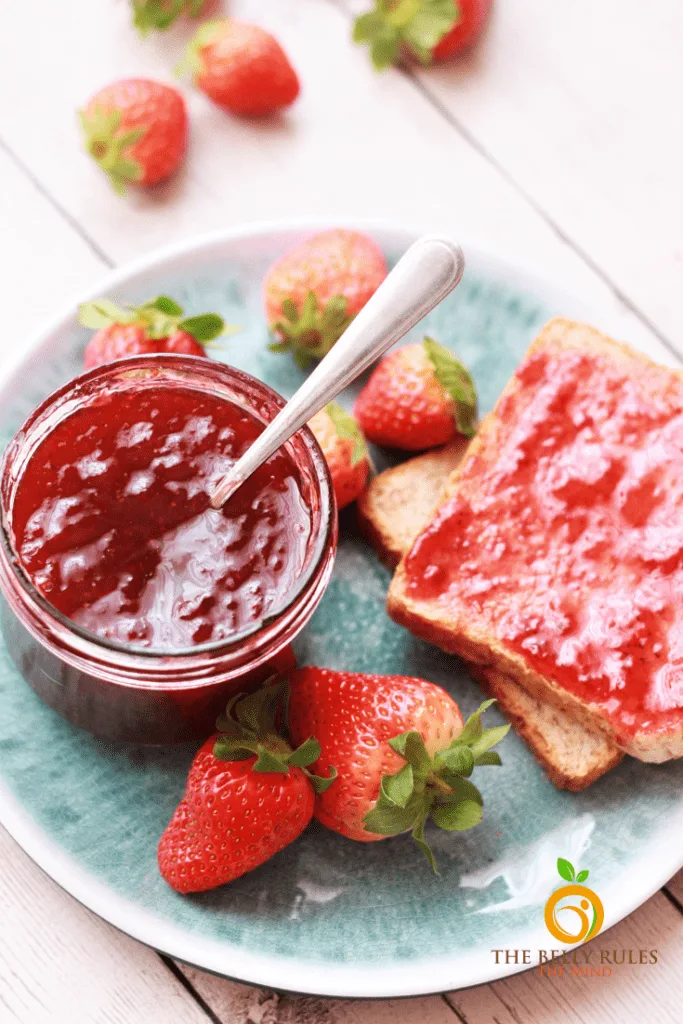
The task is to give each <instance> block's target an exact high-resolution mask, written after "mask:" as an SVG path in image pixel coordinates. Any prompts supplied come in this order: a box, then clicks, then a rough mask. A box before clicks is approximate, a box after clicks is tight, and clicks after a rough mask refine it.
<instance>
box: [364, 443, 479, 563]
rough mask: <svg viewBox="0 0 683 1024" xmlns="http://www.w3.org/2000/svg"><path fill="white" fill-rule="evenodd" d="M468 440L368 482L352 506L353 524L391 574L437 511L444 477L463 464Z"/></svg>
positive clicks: (407, 463)
mask: <svg viewBox="0 0 683 1024" xmlns="http://www.w3.org/2000/svg"><path fill="white" fill-rule="evenodd" d="M467 445H468V439H467V438H466V437H462V436H459V437H458V438H457V439H456V440H455V441H452V442H451V443H450V444H447V445H445V446H444V447H443V448H434V449H433V450H432V451H430V452H425V453H424V455H416V456H415V457H414V458H412V459H408V460H407V462H401V463H399V465H398V466H392V468H391V469H385V470H384V472H383V473H379V474H378V475H377V476H376V477H373V479H372V480H371V481H370V483H369V484H368V486H367V487H366V488H365V490H364V491H363V493H362V494H361V496H360V497H359V498H358V501H357V503H356V507H357V515H358V525H359V528H360V531H361V533H362V534H363V536H364V537H365V538H366V539H367V540H368V541H369V542H370V543H371V544H372V546H373V547H374V548H375V550H376V551H377V554H378V555H379V558H380V559H381V561H382V562H384V564H385V565H386V566H388V567H389V568H390V569H395V568H396V566H397V565H398V563H399V562H400V560H401V558H402V557H403V555H404V554H405V553H406V551H409V550H410V548H411V547H412V543H413V541H414V540H415V538H416V537H417V535H418V533H419V532H420V530H421V529H422V527H423V526H424V525H425V523H426V522H427V520H428V519H429V518H430V516H431V514H432V512H435V511H436V508H437V506H438V504H439V498H440V497H441V494H442V491H443V489H444V485H445V483H446V480H447V479H448V476H449V474H450V473H451V471H452V470H454V469H455V467H456V466H457V465H458V464H459V463H460V461H461V460H462V457H463V455H464V454H465V451H466V450H467Z"/></svg>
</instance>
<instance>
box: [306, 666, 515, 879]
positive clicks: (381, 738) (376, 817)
mask: <svg viewBox="0 0 683 1024" xmlns="http://www.w3.org/2000/svg"><path fill="white" fill-rule="evenodd" d="M492 703H494V702H493V701H485V702H484V703H483V704H482V705H481V707H480V708H479V710H478V711H476V712H475V714H473V715H472V716H471V717H470V718H469V719H468V720H467V722H466V723H465V725H464V726H463V722H462V717H461V715H460V711H459V709H458V706H457V704H456V703H455V701H454V700H453V699H452V698H451V697H450V696H449V695H448V694H447V693H446V691H445V690H442V689H441V687H439V686H435V685H434V684H433V683H428V682H425V680H423V679H411V678H407V677H405V676H375V675H361V674H358V673H349V672H334V671H331V670H330V669H325V668H314V667H309V668H303V669H300V670H298V671H296V672H294V674H293V675H292V676H291V678H290V698H289V727H290V733H291V737H292V742H293V743H297V742H299V741H300V738H301V737H302V736H306V735H309V734H310V730H311V729H315V735H316V739H317V740H318V742H319V744H320V748H321V756H320V758H319V759H318V761H316V762H314V763H313V765H312V769H313V770H316V765H318V764H319V765H323V764H325V765H326V764H327V763H328V762H329V763H333V764H334V765H335V768H336V770H337V779H336V781H335V782H333V783H332V784H331V785H330V786H329V788H328V789H326V790H325V792H324V793H321V794H320V795H319V796H318V798H317V800H316V808H315V817H316V818H317V819H318V821H320V822H321V823H322V824H323V825H326V826H327V828H330V829H332V831H333V832H339V833H340V835H343V836H346V837H347V838H348V839H355V840H358V841H359V842H364V843H369V842H375V841H376V840H379V839H384V838H386V837H387V836H393V835H398V834H399V833H400V832H406V831H408V830H409V829H411V830H412V833H413V836H414V838H415V839H416V840H417V842H418V844H419V845H420V848H421V849H422V850H423V852H424V853H425V855H426V856H427V858H428V859H429V861H430V863H431V864H432V866H434V861H433V858H432V855H431V851H430V850H429V847H428V845H427V843H426V842H425V839H424V826H425V822H426V821H427V819H428V818H431V819H432V820H433V821H434V823H435V824H436V825H438V826H439V827H440V828H443V829H447V830H448V831H458V832H460V831H464V830H466V829H469V828H472V827H473V826H474V825H477V824H478V823H479V821H480V820H481V816H482V803H483V801H482V797H481V794H480V793H479V791H478V789H477V788H476V787H475V786H473V785H472V783H471V782H469V781H468V777H469V776H470V775H471V773H472V770H473V768H474V767H475V765H485V764H489V765H494V764H500V763H501V762H500V757H499V756H498V754H497V753H495V752H494V751H491V747H492V746H494V744H496V743H498V741H499V740H501V739H502V738H503V736H504V735H505V734H506V733H507V731H508V729H509V726H507V725H503V726H497V727H495V728H493V729H482V725H481V714H482V712H483V711H484V710H485V709H486V708H487V707H489V706H490V705H491V704H492Z"/></svg>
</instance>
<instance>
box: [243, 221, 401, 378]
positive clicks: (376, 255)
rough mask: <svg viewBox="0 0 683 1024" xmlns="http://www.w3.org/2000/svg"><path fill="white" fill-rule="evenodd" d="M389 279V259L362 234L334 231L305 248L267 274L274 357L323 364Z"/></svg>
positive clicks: (310, 241)
mask: <svg viewBox="0 0 683 1024" xmlns="http://www.w3.org/2000/svg"><path fill="white" fill-rule="evenodd" d="M386 276H387V264H386V260H385V259H384V254H383V253H382V250H381V249H380V248H379V246H378V245H377V243H376V242H374V241H373V240H372V239H371V238H369V237H368V236H367V235H364V234H362V233H361V232H360V231H350V230H348V229H346V228H333V229H332V230H329V231H322V232H320V234H317V235H314V236H313V237H312V238H307V239H306V240H305V241H303V242H299V244H298V245H295V246H294V247H293V248H292V249H290V250H289V252H286V253H285V255H284V256H281V257H280V259H279V260H277V261H276V262H275V263H274V264H273V266H272V267H271V268H270V270H269V271H268V273H267V274H266V277H265V280H264V282H263V298H264V302H265V307H266V316H267V318H268V323H269V325H270V329H271V330H272V331H273V333H274V334H275V336H276V338H277V341H276V342H275V343H274V344H273V345H271V348H272V349H273V351H276V352H284V351H286V350H287V349H291V350H292V354H293V355H294V358H295V359H296V361H297V362H298V363H299V365H300V366H302V367H306V366H307V365H308V363H309V362H310V361H311V359H321V358H322V357H323V356H324V355H327V353H328V352H329V351H330V349H331V348H332V346H333V345H334V343H335V342H336V340H337V338H339V336H340V335H341V334H342V333H343V332H344V331H345V330H346V328H347V327H348V325H349V323H350V322H351V320H352V319H353V317H354V316H355V315H356V313H358V312H359V311H360V310H361V309H362V308H363V306H364V305H365V303H366V302H367V301H368V299H369V298H370V297H371V296H372V295H374V293H375V292H376V291H377V289H378V288H379V286H380V285H381V283H382V281H383V280H384V278H385V277H386Z"/></svg>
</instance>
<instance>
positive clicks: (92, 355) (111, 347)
mask: <svg viewBox="0 0 683 1024" xmlns="http://www.w3.org/2000/svg"><path fill="white" fill-rule="evenodd" d="M78 320H79V323H81V324H83V326H84V327H92V328H93V329H95V332H96V333H95V334H94V335H93V336H92V338H91V339H90V341H89V342H88V344H87V345H86V348H85V358H84V365H85V369H86V370H90V369H92V368H93V367H94V366H100V365H101V364H102V363H109V362H111V361H112V360H113V359H123V358H124V357H125V356H135V355H148V354H149V353H152V352H178V353H182V354H183V355H191V356H205V355H206V353H205V351H204V349H203V348H202V343H206V342H209V341H212V340H213V339H214V338H217V337H218V336H219V335H220V334H224V333H226V327H225V323H224V322H223V318H222V317H220V316H218V314H217V313H204V314H202V315H200V316H190V317H186V316H185V315H184V313H183V309H182V306H179V305H178V303H177V302H174V300H173V299H169V297H168V296H167V295H159V296H157V298H156V299H149V300H148V301H147V302H143V304H142V305H141V306H125V307H122V306H118V305H117V304H116V303H115V302H111V301H110V300H109V299H97V300H96V301H95V302H86V303H84V304H83V305H81V306H79V307H78ZM228 330H229V329H228Z"/></svg>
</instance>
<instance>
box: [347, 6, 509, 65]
mask: <svg viewBox="0 0 683 1024" xmlns="http://www.w3.org/2000/svg"><path fill="white" fill-rule="evenodd" d="M492 6H493V0H375V6H374V8H373V10H372V11H368V12H367V13H366V14H361V15H360V17H358V18H356V21H355V24H354V27H353V38H354V41H355V42H356V43H367V44H368V45H369V47H370V56H371V58H372V62H373V64H374V65H375V67H376V68H377V70H378V71H382V70H383V69H384V68H387V67H389V65H390V64H398V63H399V62H400V60H401V58H402V57H403V56H404V54H407V55H408V56H409V57H414V58H416V59H417V60H419V61H420V62H421V63H422V64H431V63H432V62H433V61H441V60H447V59H448V58H449V57H453V56H454V55H455V54H456V53H460V52H461V51H462V50H465V49H467V47H468V46H471V45H472V43H474V42H475V40H476V39H477V38H478V37H479V35H480V33H481V31H482V29H483V27H484V25H485V23H486V19H487V18H488V15H489V11H490V10H491V7H492Z"/></svg>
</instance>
